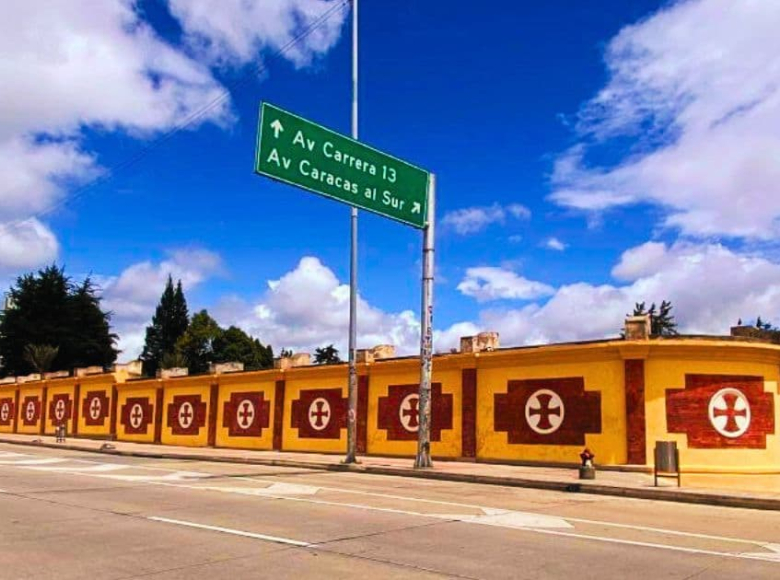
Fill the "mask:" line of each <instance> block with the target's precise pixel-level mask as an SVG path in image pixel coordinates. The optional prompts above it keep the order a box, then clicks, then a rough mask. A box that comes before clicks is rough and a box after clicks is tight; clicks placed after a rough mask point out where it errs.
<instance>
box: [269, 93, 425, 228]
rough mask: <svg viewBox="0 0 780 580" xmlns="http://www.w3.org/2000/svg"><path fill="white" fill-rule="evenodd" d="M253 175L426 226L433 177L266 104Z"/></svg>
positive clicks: (418, 225) (421, 170)
mask: <svg viewBox="0 0 780 580" xmlns="http://www.w3.org/2000/svg"><path fill="white" fill-rule="evenodd" d="M255 171H256V172H257V173H259V174H260V175H265V176H267V177H271V178H273V179H278V180H279V181H283V182H285V183H289V184H290V185H296V186H298V187H302V188H303V189H308V190H309V191H313V192H314V193H319V194H320V195H324V196H326V197H330V198H333V199H337V200H339V201H343V202H344V203H348V204H349V205H354V206H356V207H359V208H361V209H365V210H368V211H372V212H374V213H378V214H380V215H383V216H385V217H389V218H392V219H395V220H398V221H400V222H404V223H406V224H409V225H411V226H414V227H416V228H424V227H425V226H426V225H427V213H428V178H429V173H428V172H427V171H425V170H423V169H420V168H419V167H415V166H414V165H410V164H409V163H406V162H405V161H401V160H400V159H396V158H395V157H392V156H390V155H387V154H386V153H382V152H380V151H377V150H376V149H373V148H371V147H369V146H367V145H364V144H363V143H360V142H359V141H355V140H354V139H351V138H349V137H346V136H344V135H340V134H339V133H336V132H334V131H331V130H330V129H326V128H325V127H323V126H321V125H317V124H316V123H312V122H311V121H307V120H306V119H302V118H301V117H298V116H297V115H293V114H292V113H289V112H287V111H284V110H282V109H280V108H278V107H275V106H273V105H270V104H268V103H263V104H262V106H261V108H260V127H259V129H258V134H257V153H256V160H255Z"/></svg>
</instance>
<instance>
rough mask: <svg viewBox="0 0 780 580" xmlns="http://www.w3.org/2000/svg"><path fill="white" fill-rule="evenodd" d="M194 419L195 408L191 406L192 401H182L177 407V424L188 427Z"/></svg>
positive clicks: (184, 427) (183, 427)
mask: <svg viewBox="0 0 780 580" xmlns="http://www.w3.org/2000/svg"><path fill="white" fill-rule="evenodd" d="M194 420H195V410H194V409H193V408H192V403H190V402H185V403H182V405H181V407H179V425H181V428H182V429H189V427H190V425H192V422H193V421H194Z"/></svg>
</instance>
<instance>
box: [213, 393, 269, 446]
mask: <svg viewBox="0 0 780 580" xmlns="http://www.w3.org/2000/svg"><path fill="white" fill-rule="evenodd" d="M270 421H271V405H270V403H269V401H266V400H265V398H264V397H263V393H262V392H259V393H258V392H256V391H255V392H252V391H248V392H243V393H231V394H230V399H228V400H227V401H225V404H224V406H223V407H222V426H223V427H227V429H228V435H230V436H231V437H260V436H262V434H263V429H267V428H268V427H269V426H270Z"/></svg>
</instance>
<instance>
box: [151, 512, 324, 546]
mask: <svg viewBox="0 0 780 580" xmlns="http://www.w3.org/2000/svg"><path fill="white" fill-rule="evenodd" d="M146 519H147V520H151V521H153V522H162V523H164V524H174V525H177V526H184V527H188V528H196V529H199V530H208V531H211V532H219V533H221V534H230V535H232V536H242V537H244V538H252V539H254V540H264V541H266V542H274V543H276V544H287V545H289V546H298V547H299V548H308V547H310V546H313V544H311V543H309V542H301V541H299V540H291V539H290V538H280V537H279V536H268V535H266V534H256V533H254V532H247V531H244V530H234V529H232V528H222V527H220V526H209V525H206V524H198V523H195V522H187V521H184V520H172V519H170V518H160V517H157V516H147V518H146Z"/></svg>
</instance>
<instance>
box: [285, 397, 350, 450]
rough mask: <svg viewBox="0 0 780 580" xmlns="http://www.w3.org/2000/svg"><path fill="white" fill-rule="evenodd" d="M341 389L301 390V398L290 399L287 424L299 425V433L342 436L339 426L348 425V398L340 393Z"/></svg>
mask: <svg viewBox="0 0 780 580" xmlns="http://www.w3.org/2000/svg"><path fill="white" fill-rule="evenodd" d="M341 393H342V389H341V388H340V387H338V388H333V389H304V390H301V392H300V398H299V399H297V400H293V402H292V417H291V418H290V426H291V427H292V428H293V429H298V437H300V438H307V439H340V438H341V430H342V429H346V428H347V408H348V402H347V398H346V397H342V394H341ZM319 399H322V401H320V400H319ZM326 403H327V404H326ZM326 419H327V422H326Z"/></svg>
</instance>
